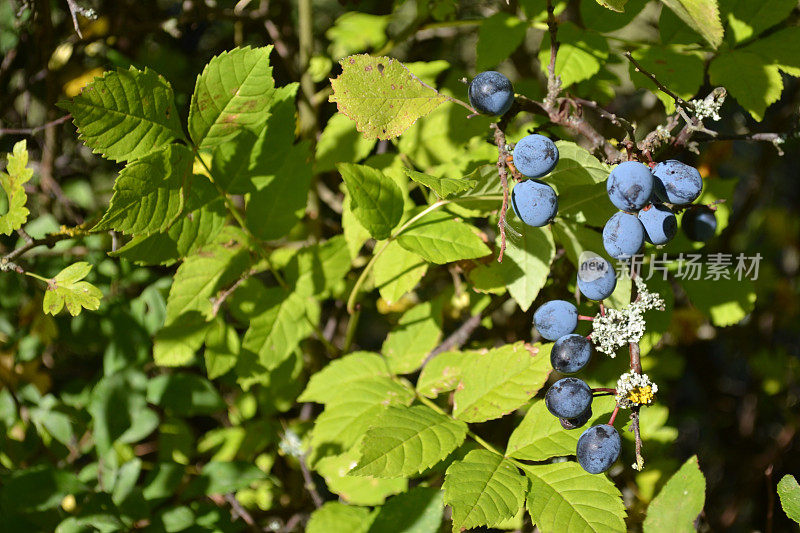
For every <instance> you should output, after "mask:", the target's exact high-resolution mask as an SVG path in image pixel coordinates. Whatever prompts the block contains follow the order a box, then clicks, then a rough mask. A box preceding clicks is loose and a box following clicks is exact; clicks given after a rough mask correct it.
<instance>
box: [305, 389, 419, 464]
mask: <svg viewBox="0 0 800 533" xmlns="http://www.w3.org/2000/svg"><path fill="white" fill-rule="evenodd" d="M413 398H414V393H413V391H411V390H410V389H409V388H408V387H406V386H404V385H402V384H400V383H398V382H396V381H394V380H392V379H391V378H387V377H383V376H374V377H371V378H366V379H360V380H358V381H353V382H351V383H350V384H349V385H348V387H347V389H340V390H339V391H338V394H337V396H336V398H335V399H333V400H331V401H330V402H329V403H328V404H327V405H326V406H325V410H324V411H323V412H322V414H321V415H319V416H318V417H317V420H316V422H315V423H314V431H313V433H312V436H311V445H312V448H315V449H319V448H320V447H321V446H325V447H335V446H337V445H338V446H340V447H341V449H342V450H346V449H348V448H350V447H351V446H352V445H353V444H355V442H356V441H357V440H358V439H359V437H361V436H362V435H363V434H364V433H365V432H366V431H367V429H369V427H370V426H371V425H373V424H374V423H375V422H376V421H377V420H378V417H379V416H380V415H381V413H382V412H383V411H384V410H385V409H386V408H387V407H388V406H389V405H409V404H410V403H411V401H412V400H413Z"/></svg>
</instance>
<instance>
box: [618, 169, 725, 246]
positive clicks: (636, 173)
mask: <svg viewBox="0 0 800 533" xmlns="http://www.w3.org/2000/svg"><path fill="white" fill-rule="evenodd" d="M606 190H607V191H608V198H609V199H610V200H611V203H613V204H614V205H615V206H616V207H617V208H618V209H619V210H620V211H619V212H618V213H615V214H614V215H613V216H612V217H611V218H609V219H608V222H606V225H605V227H604V228H603V246H605V249H606V251H607V252H608V254H609V255H610V256H611V257H614V258H615V259H627V258H630V257H631V256H633V255H635V254H637V253H639V250H641V248H642V246H644V243H645V241H647V242H649V243H650V244H656V245H662V244H666V243H668V242H669V241H671V240H672V238H673V237H675V234H676V233H677V231H678V222H677V219H676V218H675V211H676V210H677V209H683V208H685V207H686V206H688V205H689V204H691V203H692V202H694V201H695V200H696V199H697V198H698V197H699V196H700V192H701V191H702V190H703V179H702V177H701V176H700V173H699V172H698V171H697V169H696V168H694V167H691V166H689V165H687V164H685V163H681V162H680V161H676V160H674V159H670V160H668V161H664V162H662V163H658V164H657V165H656V166H655V167H653V169H652V170H651V169H650V167H648V166H647V165H645V164H643V163H639V162H638V161H626V162H624V163H621V164H620V165H618V166H617V167H616V168H615V169H614V170H613V171H612V172H611V174H610V175H609V176H608V181H607V182H606ZM682 226H683V230H684V233H686V235H687V236H688V237H689V238H690V239H692V240H694V241H707V240H708V239H710V238H711V237H713V236H714V232H715V231H716V229H717V221H716V217H715V216H714V211H712V210H711V208H709V207H708V206H692V207H689V208H688V209H687V211H686V212H685V213H684V215H683V224H682Z"/></svg>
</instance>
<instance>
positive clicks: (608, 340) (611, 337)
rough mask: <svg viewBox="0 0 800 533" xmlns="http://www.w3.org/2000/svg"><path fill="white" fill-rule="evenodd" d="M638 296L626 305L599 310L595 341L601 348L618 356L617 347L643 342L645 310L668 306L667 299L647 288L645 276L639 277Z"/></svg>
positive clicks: (595, 320) (661, 308) (596, 319)
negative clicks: (601, 312) (621, 307)
mask: <svg viewBox="0 0 800 533" xmlns="http://www.w3.org/2000/svg"><path fill="white" fill-rule="evenodd" d="M635 283H636V289H637V290H638V294H639V296H638V298H637V299H636V301H635V302H633V303H631V304H630V305H628V306H626V307H624V308H623V309H607V310H606V314H605V316H601V315H600V314H598V315H597V316H595V317H594V321H593V322H592V342H593V343H594V345H595V347H596V348H597V351H598V352H602V353H604V354H607V355H609V356H610V357H616V355H617V349H619V348H621V347H622V346H625V345H626V344H628V343H631V342H639V341H640V340H641V338H642V336H643V335H644V332H645V329H646V326H647V324H646V322H645V319H644V312H645V311H647V310H649V309H659V310H661V311H663V310H664V300H663V299H662V298H661V297H660V296H659V295H658V294H657V293H654V292H650V291H649V290H647V286H646V285H645V283H644V281H642V280H641V278H638V277H637V278H636V280H635Z"/></svg>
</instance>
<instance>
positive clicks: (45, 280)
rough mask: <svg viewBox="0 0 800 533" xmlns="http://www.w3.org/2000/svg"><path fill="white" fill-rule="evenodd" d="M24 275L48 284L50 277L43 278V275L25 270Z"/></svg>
mask: <svg viewBox="0 0 800 533" xmlns="http://www.w3.org/2000/svg"><path fill="white" fill-rule="evenodd" d="M25 275H26V276H30V277H32V278H35V279H38V280H39V281H44V282H45V283H47V284H48V285H50V279H48V278H45V277H44V276H40V275H39V274H35V273H33V272H28V271H27V270H26V271H25Z"/></svg>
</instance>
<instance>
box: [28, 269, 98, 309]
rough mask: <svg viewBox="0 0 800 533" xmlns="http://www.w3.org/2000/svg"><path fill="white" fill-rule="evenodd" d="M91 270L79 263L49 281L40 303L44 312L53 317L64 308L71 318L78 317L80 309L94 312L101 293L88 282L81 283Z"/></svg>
mask: <svg viewBox="0 0 800 533" xmlns="http://www.w3.org/2000/svg"><path fill="white" fill-rule="evenodd" d="M91 270H92V265H90V264H89V263H86V262H83V261H81V262H78V263H75V264H72V265H70V266H68V267H67V268H65V269H64V270H62V271H61V272H59V273H58V274H57V275H56V276H55V277H54V278H52V279H50V280H49V281H48V282H47V290H46V291H45V294H44V300H43V301H42V308H43V309H44V312H45V313H49V314H51V315H53V316H55V315H57V314H58V313H59V311H61V309H63V308H64V306H66V307H67V311H69V314H71V315H72V316H78V315H79V314H80V312H81V310H82V309H88V310H89V311H96V310H97V309H98V308H99V307H100V299H101V298H102V297H103V293H102V291H100V289H98V288H97V287H95V286H94V285H92V284H91V283H89V282H88V281H81V280H82V279H83V278H85V277H86V276H88V275H89V272H90V271H91Z"/></svg>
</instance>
